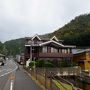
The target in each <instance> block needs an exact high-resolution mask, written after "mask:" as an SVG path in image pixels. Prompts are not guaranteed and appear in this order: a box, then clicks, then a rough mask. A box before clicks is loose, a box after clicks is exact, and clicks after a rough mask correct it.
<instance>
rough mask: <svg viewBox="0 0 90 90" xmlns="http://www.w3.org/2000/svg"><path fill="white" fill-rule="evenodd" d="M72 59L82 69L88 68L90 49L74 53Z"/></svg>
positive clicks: (89, 64)
mask: <svg viewBox="0 0 90 90" xmlns="http://www.w3.org/2000/svg"><path fill="white" fill-rule="evenodd" d="M73 60H74V62H76V63H77V64H78V66H80V67H81V69H82V70H85V71H88V70H90V49H84V50H81V51H78V52H77V53H75V54H74V56H73Z"/></svg>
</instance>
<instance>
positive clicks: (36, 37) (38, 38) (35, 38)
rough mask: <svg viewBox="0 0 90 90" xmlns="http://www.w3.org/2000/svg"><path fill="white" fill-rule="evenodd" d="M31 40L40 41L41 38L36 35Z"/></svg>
mask: <svg viewBox="0 0 90 90" xmlns="http://www.w3.org/2000/svg"><path fill="white" fill-rule="evenodd" d="M31 40H41V38H40V37H39V36H38V35H37V34H36V35H34V36H33V37H32V39H31Z"/></svg>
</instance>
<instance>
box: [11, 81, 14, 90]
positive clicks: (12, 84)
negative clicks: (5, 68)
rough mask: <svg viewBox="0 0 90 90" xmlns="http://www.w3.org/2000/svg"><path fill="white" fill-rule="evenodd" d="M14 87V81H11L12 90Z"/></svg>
mask: <svg viewBox="0 0 90 90" xmlns="http://www.w3.org/2000/svg"><path fill="white" fill-rule="evenodd" d="M13 86H14V80H11V83H10V90H13Z"/></svg>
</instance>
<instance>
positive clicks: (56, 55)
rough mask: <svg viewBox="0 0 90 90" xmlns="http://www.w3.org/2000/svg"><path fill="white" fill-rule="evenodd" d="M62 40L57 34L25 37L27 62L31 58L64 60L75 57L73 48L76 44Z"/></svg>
mask: <svg viewBox="0 0 90 90" xmlns="http://www.w3.org/2000/svg"><path fill="white" fill-rule="evenodd" d="M62 42H63V41H62V40H59V39H58V38H57V37H56V36H53V37H51V38H47V37H42V36H38V35H37V34H36V35H34V36H33V37H26V38H25V62H26V61H27V60H28V59H29V58H30V59H31V60H38V59H39V60H53V61H56V62H58V61H62V60H69V61H71V60H72V58H73V54H72V48H75V46H70V45H63V44H62Z"/></svg>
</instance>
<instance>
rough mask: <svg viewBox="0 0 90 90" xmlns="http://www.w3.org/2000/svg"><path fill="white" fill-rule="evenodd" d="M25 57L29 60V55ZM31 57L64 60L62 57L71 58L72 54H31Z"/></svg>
mask: <svg viewBox="0 0 90 90" xmlns="http://www.w3.org/2000/svg"><path fill="white" fill-rule="evenodd" d="M25 57H27V58H29V57H30V54H26V55H25ZM32 57H38V58H64V57H73V54H72V53H39V54H38V55H37V54H36V53H33V54H32Z"/></svg>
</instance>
